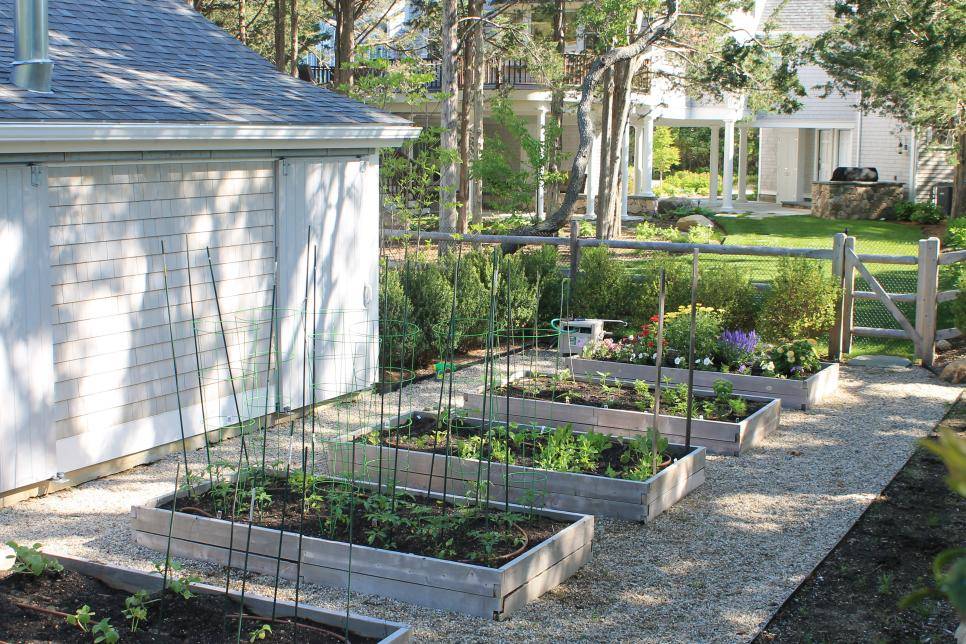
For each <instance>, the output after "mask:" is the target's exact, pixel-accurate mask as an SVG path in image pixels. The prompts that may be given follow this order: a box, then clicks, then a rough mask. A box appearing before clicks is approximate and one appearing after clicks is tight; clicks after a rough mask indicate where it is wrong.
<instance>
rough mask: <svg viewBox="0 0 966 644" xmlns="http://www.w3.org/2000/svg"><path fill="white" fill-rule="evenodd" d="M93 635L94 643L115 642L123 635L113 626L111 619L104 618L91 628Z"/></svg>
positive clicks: (112, 643)
mask: <svg viewBox="0 0 966 644" xmlns="http://www.w3.org/2000/svg"><path fill="white" fill-rule="evenodd" d="M91 635H93V636H94V644H100V643H101V642H103V643H104V644H115V642H117V641H118V640H119V639H121V635H120V634H119V633H118V632H117V629H116V628H114V627H113V626H111V620H110V619H108V618H106V617H105V618H104V619H102V620H101V621H99V622H97V623H96V624H94V626H93V628H91Z"/></svg>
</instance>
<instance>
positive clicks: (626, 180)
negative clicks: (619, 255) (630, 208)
mask: <svg viewBox="0 0 966 644" xmlns="http://www.w3.org/2000/svg"><path fill="white" fill-rule="evenodd" d="M630 146H631V124H630V121H628V123H627V125H626V126H625V127H624V136H622V137H621V218H622V219H623V218H624V217H626V216H627V193H629V192H630V191H631V176H630V169H629V168H628V157H629V156H630V153H631V151H630Z"/></svg>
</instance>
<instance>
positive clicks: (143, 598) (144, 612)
mask: <svg viewBox="0 0 966 644" xmlns="http://www.w3.org/2000/svg"><path fill="white" fill-rule="evenodd" d="M149 597H150V595H148V592H147V591H146V590H139V591H137V592H136V593H134V594H133V595H131V596H130V597H128V598H127V599H125V600H124V610H123V611H121V612H122V614H123V615H124V618H125V619H127V620H128V621H129V622H131V626H130V628H131V632H132V633H137V631H138V628H139V627H140V625H141V622H143V621H146V620H147V618H148V606H147V605H148V604H149V603H150V601H149V600H148V598H149Z"/></svg>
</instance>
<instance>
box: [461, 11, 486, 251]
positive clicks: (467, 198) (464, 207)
mask: <svg viewBox="0 0 966 644" xmlns="http://www.w3.org/2000/svg"><path fill="white" fill-rule="evenodd" d="M482 11H483V3H482V0H469V2H467V3H466V16H467V18H468V20H467V22H466V29H465V30H464V32H463V74H462V76H463V78H462V82H461V85H462V87H461V88H460V90H461V91H460V123H459V140H460V147H459V149H460V188H459V193H458V194H459V201H460V206H459V220H458V222H457V225H456V229H457V230H458V231H459V232H461V233H465V232H466V231H467V229H468V223H469V216H470V209H471V208H472V203H473V198H472V195H471V194H470V192H471V191H470V171H471V161H472V159H473V158H474V157H473V155H472V154H471V152H470V145H471V143H470V141H471V138H472V136H473V134H474V132H473V128H472V126H471V124H470V121H471V119H472V118H473V98H474V94H475V91H476V75H477V74H479V73H481V72H480V69H479V67H480V61H482V59H483V57H482V55H480V52H478V51H477V49H476V37H475V36H476V32H477V30H479V29H480V27H481V25H480V22H479V20H474V19H473V18H479V17H480V14H481V13H482Z"/></svg>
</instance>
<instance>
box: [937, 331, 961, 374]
mask: <svg viewBox="0 0 966 644" xmlns="http://www.w3.org/2000/svg"><path fill="white" fill-rule="evenodd" d="M949 344H950V345H952V346H951V347H950V348H949V349H947V350H946V351H943V352H942V353H940V354H939V355H937V356H936V361H935V362H934V365H933V371H936V372H941V371H942V369H943V367H945V366H946V365H948V364H949V363H950V362H955V361H956V360H962V359H964V358H966V335H961V336H959V337H958V338H953V339H952V340H949Z"/></svg>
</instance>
